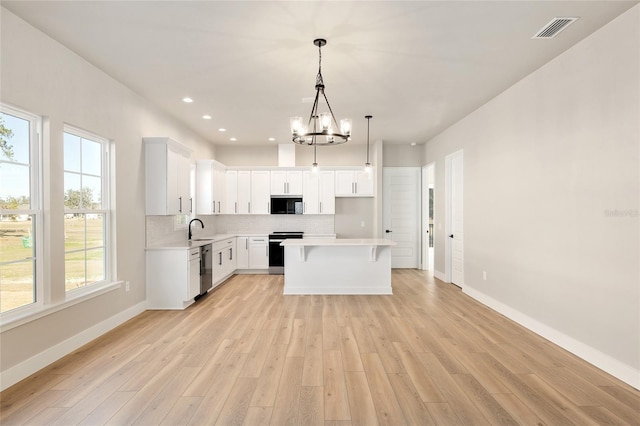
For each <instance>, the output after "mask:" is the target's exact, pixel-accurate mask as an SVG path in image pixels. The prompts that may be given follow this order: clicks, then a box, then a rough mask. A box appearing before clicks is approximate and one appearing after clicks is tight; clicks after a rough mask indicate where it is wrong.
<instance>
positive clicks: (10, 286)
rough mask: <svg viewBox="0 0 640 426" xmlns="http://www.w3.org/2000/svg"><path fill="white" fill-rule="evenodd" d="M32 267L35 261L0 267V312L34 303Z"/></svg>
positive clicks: (30, 260)
mask: <svg viewBox="0 0 640 426" xmlns="http://www.w3.org/2000/svg"><path fill="white" fill-rule="evenodd" d="M34 266H35V261H34V260H32V259H29V260H25V261H23V262H18V263H10V264H8V265H0V312H7V311H9V310H11V309H15V308H19V307H21V306H25V305H29V304H31V303H34V302H35V301H36V298H35V291H34V289H35V286H34V284H33V283H34V282H35V280H34V277H33V271H34Z"/></svg>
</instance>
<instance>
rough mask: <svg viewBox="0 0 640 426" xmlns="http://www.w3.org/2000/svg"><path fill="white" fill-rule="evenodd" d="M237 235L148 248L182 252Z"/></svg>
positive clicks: (212, 236)
mask: <svg viewBox="0 0 640 426" xmlns="http://www.w3.org/2000/svg"><path fill="white" fill-rule="evenodd" d="M235 237H236V235H235V234H218V235H211V236H207V237H198V238H197V239H192V240H191V241H189V240H186V241H182V242H178V243H166V244H159V245H155V246H150V247H147V248H146V249H147V250H181V249H184V250H186V249H190V248H194V247H201V246H204V245H207V244H212V243H217V242H218V241H223V240H226V239H227V238H235Z"/></svg>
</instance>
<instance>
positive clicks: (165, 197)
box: [143, 137, 193, 215]
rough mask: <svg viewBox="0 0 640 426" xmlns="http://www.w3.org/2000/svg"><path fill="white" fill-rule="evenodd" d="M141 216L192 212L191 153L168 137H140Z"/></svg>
mask: <svg viewBox="0 0 640 426" xmlns="http://www.w3.org/2000/svg"><path fill="white" fill-rule="evenodd" d="M143 143H144V158H145V213H146V214H147V215H174V214H186V213H191V212H192V210H193V205H192V200H191V191H190V179H189V168H190V156H191V150H190V149H189V148H187V147H186V146H184V145H182V144H180V143H178V142H176V141H174V140H172V139H170V138H161V137H157V138H143Z"/></svg>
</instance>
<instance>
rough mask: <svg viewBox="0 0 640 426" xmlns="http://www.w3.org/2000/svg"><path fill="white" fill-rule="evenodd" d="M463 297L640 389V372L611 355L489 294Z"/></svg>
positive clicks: (468, 291)
mask: <svg viewBox="0 0 640 426" xmlns="http://www.w3.org/2000/svg"><path fill="white" fill-rule="evenodd" d="M462 292H463V293H465V294H467V295H468V296H470V297H472V298H473V299H475V300H477V301H478V302H480V303H482V304H484V305H486V306H488V307H490V308H491V309H493V310H495V311H497V312H499V313H501V314H502V315H504V316H506V317H507V318H509V319H511V320H513V321H515V322H517V323H518V324H520V325H522V326H523V327H525V328H527V329H529V330H531V331H533V332H534V333H536V334H538V335H540V336H542V337H544V338H545V339H547V340H549V341H551V342H553V343H555V344H556V345H558V346H560V347H561V348H563V349H565V350H567V351H569V352H571V353H572V354H574V355H576V356H578V357H580V358H582V359H583V360H585V361H587V362H589V363H591V364H593V365H594V366H596V367H598V368H600V369H601V370H604V371H606V372H607V373H609V374H611V375H612V376H614V377H616V378H618V379H620V380H622V381H623V382H625V383H627V384H628V385H630V386H633V387H634V388H636V389H640V369H636V368H634V367H632V366H630V365H627V364H625V363H623V362H621V361H619V360H617V359H615V358H613V357H611V356H610V355H607V354H605V353H603V352H601V351H599V350H597V349H595V348H593V347H591V346H589V345H587V344H585V343H583V342H581V341H579V340H576V339H574V338H573V337H571V336H568V335H566V334H564V333H562V332H560V331H558V330H556V329H555V328H552V327H549V326H548V325H546V324H543V323H541V322H539V321H538V320H536V319H534V318H531V317H529V316H528V315H525V314H523V313H522V312H520V311H518V310H516V309H514V308H512V307H510V306H507V305H505V304H504V303H502V302H499V301H497V300H495V299H493V298H492V297H490V296H487V295H486V294H484V293H482V292H480V291H478V290H475V289H473V288H470V287H466V288H464V289H463V290H462Z"/></svg>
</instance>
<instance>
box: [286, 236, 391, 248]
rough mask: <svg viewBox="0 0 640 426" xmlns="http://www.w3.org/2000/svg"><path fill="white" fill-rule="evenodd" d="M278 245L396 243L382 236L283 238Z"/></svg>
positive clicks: (379, 244)
mask: <svg viewBox="0 0 640 426" xmlns="http://www.w3.org/2000/svg"><path fill="white" fill-rule="evenodd" d="M280 245H281V246H284V247H309V246H395V245H396V243H394V242H393V241H391V240H386V239H384V238H302V239H288V240H284V241H283V242H281V243H280Z"/></svg>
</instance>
